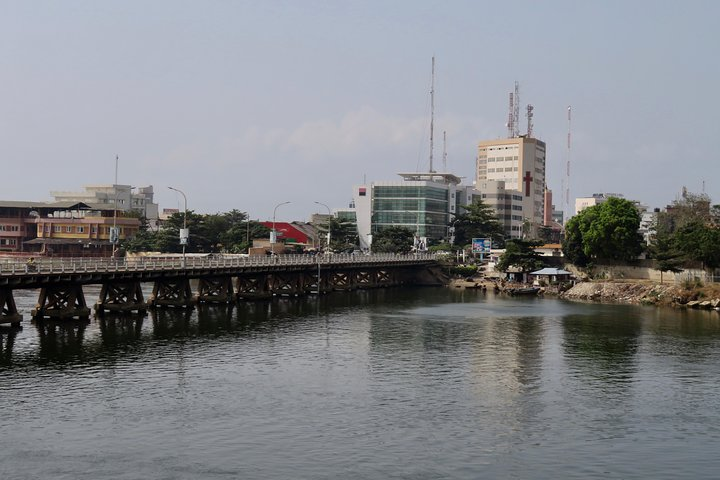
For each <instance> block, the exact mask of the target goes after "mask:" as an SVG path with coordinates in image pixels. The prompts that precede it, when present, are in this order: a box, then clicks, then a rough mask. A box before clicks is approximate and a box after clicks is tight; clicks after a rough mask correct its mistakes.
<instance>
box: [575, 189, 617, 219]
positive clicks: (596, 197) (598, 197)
mask: <svg viewBox="0 0 720 480" xmlns="http://www.w3.org/2000/svg"><path fill="white" fill-rule="evenodd" d="M611 197H615V198H624V197H623V196H622V194H620V193H593V195H592V197H578V198H576V199H575V215H577V214H578V213H580V212H582V211H583V210H585V209H586V208H588V207H594V206H595V205H600V204H601V203H603V202H604V201H605V200H607V199H608V198H611Z"/></svg>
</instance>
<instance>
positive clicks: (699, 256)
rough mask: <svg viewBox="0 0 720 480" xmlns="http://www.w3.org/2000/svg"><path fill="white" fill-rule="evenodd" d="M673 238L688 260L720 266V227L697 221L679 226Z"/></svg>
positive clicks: (714, 266) (715, 266)
mask: <svg viewBox="0 0 720 480" xmlns="http://www.w3.org/2000/svg"><path fill="white" fill-rule="evenodd" d="M673 238H674V241H675V245H676V246H677V248H678V249H679V250H680V251H682V252H683V253H684V254H685V257H686V258H687V259H688V260H694V261H697V262H702V263H703V266H705V267H709V268H718V267H720V230H719V229H717V228H715V227H712V226H709V225H706V224H704V223H701V222H699V221H695V222H691V223H688V224H686V225H684V226H682V227H681V228H679V229H678V230H677V231H676V232H675V234H674V236H673Z"/></svg>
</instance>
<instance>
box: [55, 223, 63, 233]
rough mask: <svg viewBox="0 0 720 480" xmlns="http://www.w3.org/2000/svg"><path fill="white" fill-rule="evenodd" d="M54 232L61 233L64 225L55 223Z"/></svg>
mask: <svg viewBox="0 0 720 480" xmlns="http://www.w3.org/2000/svg"><path fill="white" fill-rule="evenodd" d="M53 232H55V233H60V232H62V227H61V226H60V225H54V226H53Z"/></svg>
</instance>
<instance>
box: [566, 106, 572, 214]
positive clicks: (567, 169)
mask: <svg viewBox="0 0 720 480" xmlns="http://www.w3.org/2000/svg"><path fill="white" fill-rule="evenodd" d="M571 114H572V107H571V106H569V105H568V107H567V120H568V133H567V168H566V171H565V204H566V205H567V214H569V212H570V138H571V137H570V135H571V133H572V128H571V127H572V116H571Z"/></svg>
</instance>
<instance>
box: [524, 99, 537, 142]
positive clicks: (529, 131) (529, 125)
mask: <svg viewBox="0 0 720 480" xmlns="http://www.w3.org/2000/svg"><path fill="white" fill-rule="evenodd" d="M534 109H535V107H533V106H532V105H530V104H529V103H528V106H527V113H526V116H527V137H528V138H532V131H533V120H532V119H533V110H534Z"/></svg>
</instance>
